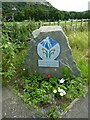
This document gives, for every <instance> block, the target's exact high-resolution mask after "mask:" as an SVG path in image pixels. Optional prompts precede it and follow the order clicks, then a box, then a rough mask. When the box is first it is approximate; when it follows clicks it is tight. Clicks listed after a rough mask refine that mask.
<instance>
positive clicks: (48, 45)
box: [37, 37, 60, 67]
mask: <svg viewBox="0 0 90 120" xmlns="http://www.w3.org/2000/svg"><path fill="white" fill-rule="evenodd" d="M37 53H38V55H39V56H40V58H41V59H42V60H38V64H39V66H42V67H59V62H58V61H56V60H55V59H56V58H57V57H58V56H59V53H60V45H59V43H57V41H55V40H53V39H52V38H50V37H47V38H46V39H44V40H42V41H41V42H40V43H39V44H38V46H37Z"/></svg>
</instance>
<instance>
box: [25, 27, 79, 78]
mask: <svg viewBox="0 0 90 120" xmlns="http://www.w3.org/2000/svg"><path fill="white" fill-rule="evenodd" d="M32 34H33V38H32V40H31V41H30V42H29V50H28V56H27V59H26V67H27V68H28V71H29V74H30V75H31V74H34V73H37V72H38V73H40V74H41V75H42V76H44V77H45V76H47V74H51V76H52V77H62V76H64V75H63V74H65V72H64V68H68V70H69V73H70V74H72V75H74V76H81V72H80V70H79V69H78V67H77V66H76V63H75V61H74V59H73V57H72V52H71V48H70V45H69V42H68V38H67V36H66V35H65V33H64V32H63V30H62V28H61V27H60V26H42V27H40V28H39V29H36V30H35V31H33V32H32ZM66 72H68V71H66Z"/></svg>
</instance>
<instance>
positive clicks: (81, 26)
mask: <svg viewBox="0 0 90 120" xmlns="http://www.w3.org/2000/svg"><path fill="white" fill-rule="evenodd" d="M80 28H81V32H82V31H83V19H81V24H80Z"/></svg>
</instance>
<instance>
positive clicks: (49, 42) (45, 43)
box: [40, 37, 57, 50]
mask: <svg viewBox="0 0 90 120" xmlns="http://www.w3.org/2000/svg"><path fill="white" fill-rule="evenodd" d="M40 44H41V45H42V46H43V47H45V48H46V49H48V50H50V49H51V48H52V47H53V46H55V45H56V44H57V42H56V41H55V40H53V39H52V38H50V37H46V39H44V40H43V41H41V43H40Z"/></svg>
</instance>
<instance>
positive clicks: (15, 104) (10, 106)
mask: <svg viewBox="0 0 90 120" xmlns="http://www.w3.org/2000/svg"><path fill="white" fill-rule="evenodd" d="M2 118H32V113H31V110H29V108H28V105H26V104H24V103H23V101H22V100H21V99H20V98H19V97H18V96H16V95H15V94H13V92H12V91H10V90H9V89H8V88H6V87H3V89H2Z"/></svg>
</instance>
